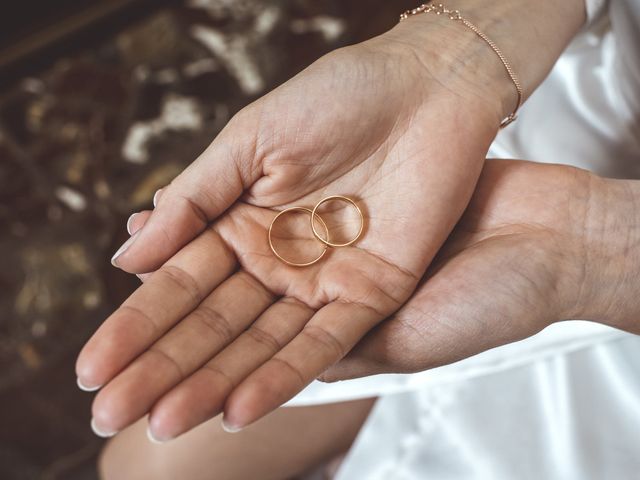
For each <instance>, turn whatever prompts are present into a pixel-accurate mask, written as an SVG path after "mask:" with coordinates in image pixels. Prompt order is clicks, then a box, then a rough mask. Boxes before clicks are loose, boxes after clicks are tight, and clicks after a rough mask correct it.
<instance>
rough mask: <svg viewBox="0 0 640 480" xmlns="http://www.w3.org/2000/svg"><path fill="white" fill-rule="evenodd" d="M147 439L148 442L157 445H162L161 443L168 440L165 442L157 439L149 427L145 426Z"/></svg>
mask: <svg viewBox="0 0 640 480" xmlns="http://www.w3.org/2000/svg"><path fill="white" fill-rule="evenodd" d="M147 438H148V439H149V441H150V442H151V443H155V444H157V445H162V444H163V443H166V442H168V441H169V440H170V439H167V440H159V439H157V438H156V437H155V436H154V435H153V432H152V431H151V427H150V426H148V425H147Z"/></svg>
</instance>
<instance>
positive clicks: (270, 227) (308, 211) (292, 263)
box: [268, 207, 329, 267]
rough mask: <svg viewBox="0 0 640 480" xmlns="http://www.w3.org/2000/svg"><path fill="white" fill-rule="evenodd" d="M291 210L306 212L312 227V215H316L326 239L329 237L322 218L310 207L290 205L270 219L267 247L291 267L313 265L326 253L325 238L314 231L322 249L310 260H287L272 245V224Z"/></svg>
mask: <svg viewBox="0 0 640 480" xmlns="http://www.w3.org/2000/svg"><path fill="white" fill-rule="evenodd" d="M292 211H301V212H307V213H308V214H310V215H311V225H312V227H313V223H314V222H313V217H314V215H315V216H316V217H318V220H319V221H320V223H321V224H322V226H323V227H324V231H325V232H326V234H327V239H328V238H329V229H328V228H327V224H326V223H324V220H322V217H320V216H319V215H317V214H314V213H313V210H311V209H310V208H306V207H290V208H287V209H285V210H282V211H281V212H279V213H278V214H277V215H276V216H275V218H274V219H273V220H272V221H271V225H269V232H268V238H269V248H271V251H272V252H273V254H274V255H275V256H276V257H277V258H278V259H280V260H281V261H282V262H284V263H286V264H287V265H290V266H292V267H308V266H309V265H313V264H314V263H316V262H318V261H320V259H321V258H322V257H324V254H325V253H327V249H328V246H327V245H326V244H324V242H325V240H324V239H321V238H320V237H319V236H318V235H317V234H316V232H315V230H314V232H313V234H314V236H315V237H316V238H318V239H320V240H321V241H322V242H323V244H324V245H323V249H322V253H321V254H320V255H319V256H318V257H317V258H315V259H313V260H311V261H310V262H306V263H296V262H291V261H289V260H287V259H286V258H284V257H283V256H282V255H280V254H279V253H278V252H277V250H276V248H275V247H274V246H273V240H272V239H271V231H272V230H273V225H274V224H275V223H276V220H278V218H280V217H281V216H282V215H284V214H286V213H289V212H292Z"/></svg>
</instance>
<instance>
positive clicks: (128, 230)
mask: <svg viewBox="0 0 640 480" xmlns="http://www.w3.org/2000/svg"><path fill="white" fill-rule="evenodd" d="M136 215H138V214H137V213H132V214H131V216H130V217H129V219H128V220H127V233H129V235H132V233H131V223H132V222H133V219H134V218H135V217H136Z"/></svg>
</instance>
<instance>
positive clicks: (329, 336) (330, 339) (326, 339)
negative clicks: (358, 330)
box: [302, 325, 347, 359]
mask: <svg viewBox="0 0 640 480" xmlns="http://www.w3.org/2000/svg"><path fill="white" fill-rule="evenodd" d="M302 335H306V336H307V337H309V338H310V339H311V340H313V341H314V342H316V343H319V344H320V345H321V346H322V347H323V348H324V349H325V350H328V351H330V352H331V353H332V356H334V357H336V358H338V359H339V358H342V357H344V356H345V355H346V353H347V348H346V347H345V346H344V345H342V342H340V340H338V338H337V337H336V336H335V335H334V334H333V333H331V332H330V331H328V330H326V329H325V328H323V327H320V326H318V325H307V326H306V327H305V328H304V329H303V330H302Z"/></svg>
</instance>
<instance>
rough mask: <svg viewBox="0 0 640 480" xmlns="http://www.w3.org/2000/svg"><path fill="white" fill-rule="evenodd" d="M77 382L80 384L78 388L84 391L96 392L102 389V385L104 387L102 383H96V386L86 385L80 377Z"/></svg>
mask: <svg viewBox="0 0 640 480" xmlns="http://www.w3.org/2000/svg"><path fill="white" fill-rule="evenodd" d="M76 383H77V384H78V388H79V389H80V390H82V391H84V392H95V391H96V390H100V387H102V385H96V386H95V387H90V386H88V385H85V384H84V383H82V382H81V381H80V377H78V379H77V380H76Z"/></svg>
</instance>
